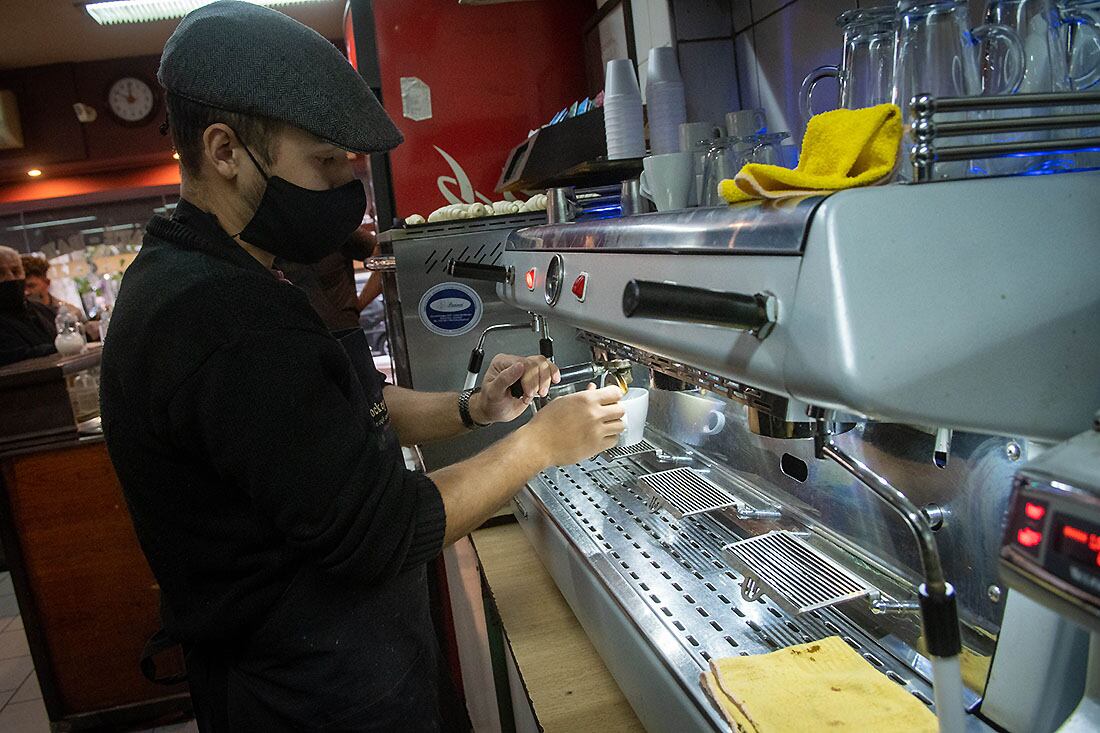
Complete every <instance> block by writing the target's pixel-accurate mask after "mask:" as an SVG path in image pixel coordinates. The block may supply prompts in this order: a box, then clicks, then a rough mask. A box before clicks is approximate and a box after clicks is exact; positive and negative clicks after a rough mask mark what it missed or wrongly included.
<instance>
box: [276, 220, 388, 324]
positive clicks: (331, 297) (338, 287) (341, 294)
mask: <svg viewBox="0 0 1100 733" xmlns="http://www.w3.org/2000/svg"><path fill="white" fill-rule="evenodd" d="M376 251H377V242H376V239H375V236H374V232H372V231H371V230H370V229H367V228H366V227H360V228H359V229H356V230H355V231H354V232H352V235H351V236H350V237H348V239H347V241H346V242H344V244H343V245H341V247H340V249H339V250H338V251H336V252H333V253H332V254H330V255H327V256H325V257H324V258H322V259H321V260H320V261H319V262H316V263H314V264H300V263H296V262H290V261H289V260H284V259H281V258H277V259H276V260H275V267H276V268H278V269H279V270H281V271H282V273H283V275H284V276H285V277H286V279H287V280H290V282H292V283H294V284H295V285H297V286H298V287H299V288H301V289H302V290H304V291H305V293H306V295H307V296H308V297H309V304H310V305H311V306H313V310H315V311H317V315H319V316H321V320H322V321H324V324H325V328H327V329H328V330H329V331H331V332H333V333H337V334H342V333H346V332H348V331H351V330H353V329H356V328H359V314H360V312H361V311H362V310H363V308H365V307H366V306H367V304H368V303H370V300H367V301H362V300H361V299H360V297H359V296H358V295H356V292H355V260H360V261H362V260H365V259H367V258H368V257H370V256H371V255H373V254H375V253H376ZM368 284H369V282H368ZM364 290H365V288H364ZM379 292H381V291H380V290H379ZM375 297H377V293H376V294H375ZM371 300H373V298H371Z"/></svg>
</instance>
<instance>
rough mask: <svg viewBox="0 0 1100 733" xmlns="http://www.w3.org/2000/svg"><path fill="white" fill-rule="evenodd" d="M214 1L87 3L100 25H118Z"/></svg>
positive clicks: (270, 1)
mask: <svg viewBox="0 0 1100 733" xmlns="http://www.w3.org/2000/svg"><path fill="white" fill-rule="evenodd" d="M248 1H249V2H251V3H253V4H254V5H264V6H267V7H275V6H279V5H302V4H306V3H318V2H331V1H332V0H248ZM211 2H213V0H87V1H86V2H84V3H83V5H84V9H85V10H87V11H88V15H90V16H92V18H93V19H94V20H95V22H97V23H99V24H100V25H115V24H117V23H148V22H150V21H154V20H169V19H172V18H182V17H183V16H185V15H187V14H188V13H190V12H191V11H192V10H194V9H195V8H201V7H202V6H203V5H209V4H210V3H211Z"/></svg>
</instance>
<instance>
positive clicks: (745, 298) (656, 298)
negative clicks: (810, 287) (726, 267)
mask: <svg viewBox="0 0 1100 733" xmlns="http://www.w3.org/2000/svg"><path fill="white" fill-rule="evenodd" d="M623 315H624V316H626V317H627V318H657V319H661V320H666V321H684V322H687V323H704V324H708V325H714V326H729V327H731V328H736V329H738V330H741V331H749V332H751V333H753V334H755V335H756V337H757V338H761V339H762V338H764V337H765V336H767V335H768V334H769V333H770V332H771V329H772V328H773V327H774V326H775V315H776V314H775V298H774V296H770V295H765V294H762V293H757V294H755V295H746V294H744V293H730V292H722V291H719V290H707V289H705V288H696V287H692V286H690V285H676V284H675V283H659V282H652V281H649V280H631V281H630V282H628V283H627V284H626V287H625V288H624V289H623Z"/></svg>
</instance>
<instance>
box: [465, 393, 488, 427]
mask: <svg viewBox="0 0 1100 733" xmlns="http://www.w3.org/2000/svg"><path fill="white" fill-rule="evenodd" d="M480 391H481V387H474V388H473V389H464V390H462V391H461V392H459V393H458V416H459V417H461V418H462V424H463V425H465V426H466V427H467V428H469V429H471V430H473V429H474V428H485V427H488V426H489V425H490V424H491V423H480V422H477V421H476V420H474V418H473V417H472V416H471V415H470V398H471V397H473V396H474V395H475V394H477V393H478V392H480Z"/></svg>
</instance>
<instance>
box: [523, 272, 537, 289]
mask: <svg viewBox="0 0 1100 733" xmlns="http://www.w3.org/2000/svg"><path fill="white" fill-rule="evenodd" d="M523 278H524V281H525V282H526V283H527V289H528V290H534V289H535V268H533V267H532V268H531V269H530V270H528V271H527V274H526V275H524V276H523Z"/></svg>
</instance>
